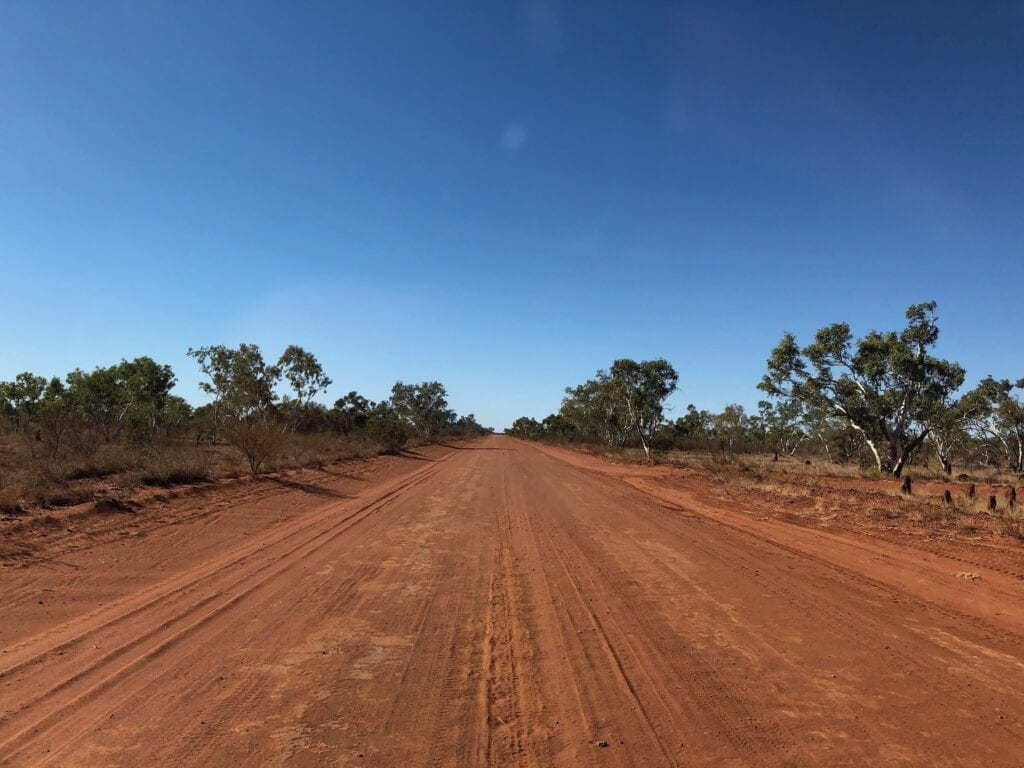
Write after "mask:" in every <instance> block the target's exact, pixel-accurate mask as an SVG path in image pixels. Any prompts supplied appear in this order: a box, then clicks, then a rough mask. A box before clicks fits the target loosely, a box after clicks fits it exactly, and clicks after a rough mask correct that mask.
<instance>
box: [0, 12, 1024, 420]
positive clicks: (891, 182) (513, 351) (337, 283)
mask: <svg viewBox="0 0 1024 768" xmlns="http://www.w3.org/2000/svg"><path fill="white" fill-rule="evenodd" d="M0 99H2V101H0V306H2V307H3V312H2V324H0V378H10V377H11V376H13V375H14V374H16V373H17V372H19V371H21V370H25V369H30V370H33V371H36V372H38V373H43V374H47V375H51V374H63V373H65V372H66V371H68V370H70V369H72V368H74V367H76V366H80V367H83V368H91V367H93V366H95V365H97V364H110V363H113V362H116V361H117V360H119V359H120V358H121V357H128V358H131V357H134V356H137V355H142V354H148V355H151V356H153V357H155V358H156V359H158V360H160V361H162V362H168V363H171V364H172V365H173V366H174V368H175V371H176V372H177V373H178V376H179V379H180V384H179V390H178V391H179V392H180V393H181V394H183V395H184V396H186V397H188V398H189V399H191V400H193V401H198V400H199V399H200V397H199V394H198V390H197V389H196V382H197V379H198V372H197V371H196V370H195V367H194V365H192V363H191V361H190V360H188V359H187V358H186V357H185V351H186V349H187V348H188V347H189V346H199V345H203V344H210V343H226V344H237V343H239V342H242V341H250V342H255V343H258V344H260V345H261V346H262V347H263V348H264V351H265V353H267V354H268V355H273V356H275V357H276V355H277V354H278V353H279V352H280V350H281V349H283V347H284V346H285V345H286V344H288V343H298V344H301V345H303V346H305V347H306V348H308V349H310V350H312V351H313V352H315V353H316V354H317V355H318V356H319V357H320V358H321V360H322V361H323V363H324V364H325V366H326V368H327V369H328V372H329V373H330V375H332V376H333V378H334V379H335V382H336V384H335V385H334V386H333V387H332V389H331V391H330V392H329V393H328V398H327V399H328V400H329V401H333V399H334V398H335V397H337V396H339V395H340V394H343V393H344V392H345V391H348V390H349V389H358V390H359V391H361V392H363V393H364V394H366V395H367V396H369V397H371V398H374V399H378V398H381V397H382V396H384V395H385V394H386V393H387V391H388V390H389V388H390V385H391V384H392V383H393V382H394V381H395V380H396V379H403V380H406V381H419V380H424V379H439V380H441V381H443V382H445V383H446V384H447V386H448V389H449V393H450V395H451V402H452V405H453V406H454V407H456V408H457V409H458V410H459V411H461V412H469V411H473V412H475V413H476V414H477V416H478V417H479V418H480V419H481V421H483V422H484V423H488V424H491V425H494V426H497V427H502V426H505V425H507V424H508V423H509V422H510V421H511V420H512V419H513V418H514V417H516V416H518V415H523V414H528V415H533V416H537V417H542V416H544V415H545V414H547V413H549V412H551V411H553V410H555V409H556V408H557V407H558V404H559V400H560V397H561V394H562V389H563V387H565V386H566V385H568V384H574V383H577V382H579V381H582V380H583V379H584V378H586V377H587V376H589V375H591V374H592V373H593V372H594V371H595V370H596V369H597V368H599V367H603V366H606V365H608V364H609V363H610V362H611V361H612V360H613V359H614V358H616V357H621V356H630V357H635V358H646V357H655V356H665V357H667V358H668V359H669V360H670V361H672V362H673V363H674V364H675V365H676V367H677V368H678V369H679V371H680V373H681V392H680V393H679V394H678V395H677V396H676V397H675V398H674V400H673V402H674V408H675V412H676V413H679V412H681V411H682V410H683V409H684V407H685V404H686V403H688V402H694V403H696V404H697V405H698V406H700V407H705V408H709V409H718V408H720V407H722V406H723V405H725V404H726V403H728V402H740V403H743V404H745V405H747V406H752V405H754V404H755V403H756V401H757V399H758V393H757V392H756V390H755V389H754V385H755V384H756V382H757V381H758V379H759V377H760V376H761V374H762V372H763V369H764V360H765V358H766V357H767V355H768V352H769V350H770V349H771V347H772V346H773V345H774V344H775V342H776V341H777V340H778V338H779V336H780V335H781V333H782V332H783V331H784V330H792V331H794V332H795V333H797V334H798V336H799V337H801V338H803V339H806V338H808V337H809V335H810V334H811V333H813V331H814V330H815V329H816V328H818V327H820V326H821V325H824V324H826V323H828V322H832V321H835V320H848V321H849V322H851V323H852V324H853V326H854V329H855V331H857V332H864V331H867V330H869V329H871V328H872V327H879V328H890V327H894V326H897V325H898V324H899V323H900V322H901V320H902V312H903V311H904V309H905V308H906V306H907V305H908V304H911V303H914V302H917V301H923V300H928V299H936V300H938V301H939V315H940V318H941V324H942V327H943V338H942V340H941V342H940V352H941V353H943V354H945V355H947V356H949V357H952V358H955V359H957V360H959V361H960V362H962V363H963V364H964V365H965V366H966V367H967V369H968V373H969V376H970V380H971V381H974V380H976V379H977V378H979V377H981V376H982V375H984V374H987V373H993V374H995V375H999V376H1013V377H1020V376H1024V354H1022V353H1024V337H1022V334H1021V330H1022V328H1024V322H1022V320H1024V303H1022V289H1024V248H1022V244H1024V4H1022V3H1020V2H1015V3H968V2H962V3H934V2H922V3H912V2H906V3H903V2H901V3H878V4H875V5H872V4H870V3H843V4H840V3H814V2H807V3H803V4H797V3H793V4H786V3H781V4H779V3H770V4H769V3H759V2H754V3H749V4H748V3H740V4H728V3H716V2H709V3H703V4H685V3H672V4H669V3H664V4H661V3H639V2H628V3H627V2H622V3H618V2H615V3H613V2H597V3H594V2H580V3H569V2H564V3H563V2H540V1H538V2H524V3H515V2H510V3H480V2H465V3H449V2H429V3H427V2H418V1H417V2H413V1H412V0H410V1H409V2H404V3H391V2H372V3H357V2H345V3H342V2H336V3H322V4H319V3H312V2H310V3H291V2H288V3H286V2H279V3H263V2H253V1H252V0H247V1H246V2H237V3H229V2H218V3H206V2H203V3H200V2H179V1H175V2H170V1H169V2H144V1H142V0H126V1H125V2H119V3H104V2H90V3H67V2H45V1H42V0H33V1H32V2H27V1H26V2H5V3H3V4H2V6H0Z"/></svg>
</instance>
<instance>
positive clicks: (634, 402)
mask: <svg viewBox="0 0 1024 768" xmlns="http://www.w3.org/2000/svg"><path fill="white" fill-rule="evenodd" d="M678 383H679V374H678V373H676V369H675V368H673V367H672V364H671V363H669V362H668V361H667V360H665V359H664V358H658V359H656V360H642V361H640V362H636V361H635V360H630V359H628V358H622V359H620V360H616V361H615V362H614V363H612V367H611V380H610V386H611V388H612V393H613V396H615V397H617V398H619V400H620V402H621V408H622V412H623V413H624V414H625V417H626V428H627V430H628V431H631V432H634V433H635V434H636V435H637V437H638V438H639V440H640V445H641V447H642V448H643V449H644V455H645V456H646V457H647V458H648V459H650V458H651V439H652V438H653V437H654V433H655V432H656V431H657V429H658V427H660V426H661V423H662V422H663V421H664V417H665V401H666V400H667V399H668V397H669V395H671V394H672V393H673V392H675V391H676V386H677V385H678Z"/></svg>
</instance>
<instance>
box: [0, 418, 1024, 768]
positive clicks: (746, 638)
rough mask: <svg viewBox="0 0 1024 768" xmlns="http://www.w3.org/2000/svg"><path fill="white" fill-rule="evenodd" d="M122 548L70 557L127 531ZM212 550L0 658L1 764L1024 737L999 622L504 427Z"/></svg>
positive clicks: (852, 752)
mask: <svg viewBox="0 0 1024 768" xmlns="http://www.w3.org/2000/svg"><path fill="white" fill-rule="evenodd" d="M118 546H119V547H121V549H119V550H115V549H113V547H114V545H113V544H106V543H104V544H98V545H97V546H96V547H95V548H94V549H92V550H90V549H83V550H79V551H77V552H75V553H71V554H69V555H68V557H69V558H77V560H76V561H75V565H77V566H78V567H93V568H95V567H100V566H101V565H102V563H103V562H105V560H104V558H107V557H110V556H111V553H112V552H123V551H125V548H128V547H131V548H137V550H138V552H137V556H138V557H140V558H144V557H145V552H146V547H147V541H146V540H145V539H144V538H143V539H140V540H138V541H134V542H131V543H130V544H125V543H120V544H118ZM204 553H205V555H204V557H203V559H202V560H200V561H198V562H195V563H192V564H191V566H190V567H188V568H183V569H181V570H179V571H177V572H175V573H170V574H168V575H167V576H166V578H162V579H160V580H159V581H157V582H156V583H153V584H150V585H149V586H146V587H145V588H140V589H136V590H132V589H131V585H130V584H128V585H125V584H123V583H122V584H120V585H119V587H120V588H121V590H122V594H120V595H119V596H117V598H116V599H114V600H112V601H110V602H109V603H108V604H107V605H106V606H104V607H103V608H100V609H96V610H94V611H91V612H90V611H83V612H81V614H80V616H79V617H78V618H76V619H73V620H69V621H68V622H67V623H65V624H63V625H60V626H53V627H50V628H48V629H47V630H46V631H44V632H41V633H37V634H35V635H33V636H31V637H26V638H24V639H22V640H21V641H19V642H18V643H17V644H14V645H12V646H11V647H9V648H6V649H5V650H6V651H7V653H4V654H2V655H0V666H2V668H3V670H4V674H3V676H2V677H0V765H125V766H127V765H176V766H177V765H211V764H216V765H227V764H230V765H373V766H396V765H401V766H408V767H409V768H416V767H418V766H523V767H525V768H532V767H534V766H538V767H539V766H566V765H570V766H571V765H580V766H640V765H657V766H691V765H716V766H718V765H725V766H741V765H743V766H745V765H760V766H789V765H821V764H829V765H843V764H846V765H880V766H881V765H898V764H905V765H920V764H955V765H989V766H991V765H1007V766H1009V765H1016V764H1017V755H1018V754H1019V750H1020V748H1021V747H1022V746H1024V744H1022V741H1024V729H1022V726H1021V717H1022V715H1024V685H1022V683H1024V653H1022V651H1021V645H1020V637H1019V636H1017V635H1015V634H1014V633H1011V632H1007V631H1006V630H1005V629H1000V628H998V627H993V626H990V625H989V624H987V623H986V622H985V621H983V620H982V619H980V618H979V617H977V616H970V615H966V614H964V613H961V612H957V611H954V610H950V609H949V608H948V607H944V606H937V605H933V604H930V603H929V602H928V601H927V600H922V599H920V598H916V597H910V596H907V595H905V594H902V593H901V592H900V591H899V590H897V589H895V588H893V587H892V586H887V585H886V584H884V583H882V582H879V581H877V580H873V579H872V578H871V574H870V573H860V572H857V571H856V570H852V569H851V568H850V567H847V566H843V567H840V566H838V565H837V564H835V563H832V562H830V561H829V560H828V556H827V553H817V554H808V553H806V552H804V551H801V550H800V549H798V548H796V547H790V546H787V545H786V543H785V542H784V541H772V540H768V539H766V538H763V537H761V536H759V535H757V534H756V532H754V531H752V530H746V529H743V528H741V527H735V526H732V527H731V526H729V525H726V524H723V522H722V521H721V520H716V519H712V518H710V517H708V516H706V515H704V514H701V513H699V512H698V511H697V510H695V509H689V508H687V507H686V506H685V505H682V506H679V505H672V504H666V503H665V501H664V500H662V499H658V498H655V497H652V496H651V495H649V494H647V493H644V492H641V491H640V490H638V489H637V488H634V487H631V486H630V485H628V484H626V483H623V482H622V481H621V480H619V479H617V478H615V477H612V476H610V475H608V474H604V473H602V472H601V471H600V470H594V469H592V468H591V469H583V468H580V467H577V466H573V465H572V463H567V461H566V460H563V458H561V456H560V454H559V453H558V452H557V451H554V452H553V451H551V450H548V449H545V450H544V451H542V450H539V449H538V448H536V447H535V446H533V445H530V444H527V443H523V442H521V441H517V440H512V439H509V438H501V437H494V438H489V439H486V440H483V441H478V442H475V443H473V444H471V445H469V446H467V447H465V448H463V449H460V450H452V451H450V452H449V453H448V454H447V455H446V456H444V458H442V459H440V460H438V461H435V462H430V463H428V464H427V465H426V466H424V467H423V468H420V469H417V470H414V471H411V472H409V473H407V474H405V475H403V476H401V477H397V478H394V479H392V480H388V481H387V482H384V483H382V484H379V485H377V486H374V487H371V488H369V489H366V491H365V492H363V494H362V495H360V496H359V497H357V498H354V499H347V500H342V501H337V502H330V503H328V504H325V505H322V506H319V507H316V508H314V509H313V510H312V511H309V512H306V513H302V514H299V515H296V516H295V517H294V518H292V519H289V520H286V521H285V522H282V523H280V524H279V525H277V526H274V527H272V528H270V529H268V530H266V531H265V532H264V533H261V534H260V535H259V536H258V537H256V539H255V540H251V539H250V540H245V539H239V540H235V541H234V542H233V543H231V544H229V545H225V546H223V547H222V548H221V549H220V550H218V551H217V552H216V553H214V554H213V555H212V556H206V555H209V553H206V551H205V550H204ZM23 570H25V569H9V570H5V571H3V572H2V573H3V575H4V576H5V577H7V576H8V575H10V576H12V578H16V577H18V576H19V574H20V572H21V571H23ZM44 577H45V578H48V579H50V580H51V582H52V584H53V585H54V588H57V587H59V585H60V584H61V579H62V578H67V576H66V575H65V574H62V573H61V572H60V571H59V569H54V570H53V572H52V574H44ZM37 578H43V577H41V576H38V575H37ZM18 588H19V585H17V584H12V589H18ZM111 589H112V590H113V589H114V585H113V584H112V585H111ZM2 599H3V598H2V596H0V600H2ZM19 610H24V609H19ZM599 745H607V746H599Z"/></svg>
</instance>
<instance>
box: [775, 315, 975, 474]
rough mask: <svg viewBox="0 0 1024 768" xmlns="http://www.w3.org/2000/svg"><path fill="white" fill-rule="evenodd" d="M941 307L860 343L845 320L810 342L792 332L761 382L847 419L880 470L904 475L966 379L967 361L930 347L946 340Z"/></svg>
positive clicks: (779, 394) (782, 394)
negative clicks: (802, 343)
mask: <svg viewBox="0 0 1024 768" xmlns="http://www.w3.org/2000/svg"><path fill="white" fill-rule="evenodd" d="M935 307H936V304H935V302H926V303H924V304H915V305H914V306H911V307H910V308H909V309H907V312H906V318H907V325H906V327H905V328H904V329H903V330H902V331H900V332H894V331H890V332H885V333H882V332H878V331H872V332H870V333H868V334H867V335H866V336H864V337H863V338H861V339H858V340H857V341H854V339H853V336H852V334H851V332H850V326H849V325H848V324H846V323H834V324H833V325H829V326H827V327H825V328H822V329H821V330H819V331H818V332H817V334H816V335H815V339H814V343H813V344H810V345H808V346H806V347H803V348H801V347H800V346H799V345H798V344H797V341H796V338H795V337H794V335H793V334H791V333H786V334H785V335H783V337H782V340H781V341H780V342H779V344H778V345H777V346H776V347H775V349H774V350H773V351H772V354H771V357H770V358H769V359H768V372H767V374H766V375H765V376H764V378H763V379H762V380H761V383H760V384H759V385H758V386H759V388H760V389H762V390H763V391H764V392H766V393H768V394H769V395H770V396H772V397H775V398H779V399H781V400H783V401H797V402H800V403H802V404H804V405H805V406H807V407H810V408H820V409H822V410H825V411H828V412H830V413H832V414H834V415H836V416H838V417H840V418H841V419H842V420H843V421H844V422H845V423H846V424H848V425H849V426H850V427H851V428H852V429H854V430H856V431H857V432H859V433H860V434H861V435H862V436H863V437H864V442H865V445H867V447H868V449H869V450H870V451H871V454H872V456H873V458H874V462H875V465H876V467H877V468H878V471H879V472H888V473H891V474H892V475H893V476H895V477H899V476H900V475H901V474H902V472H903V469H904V467H905V466H906V465H907V462H908V461H909V460H910V459H911V457H912V456H913V455H914V452H915V451H916V450H917V449H918V448H919V447H920V446H921V444H922V443H923V442H924V441H925V439H926V438H927V437H928V435H929V433H930V432H931V429H932V427H931V425H932V424H933V423H934V422H935V421H936V419H937V418H939V416H940V414H941V413H942V412H943V410H944V409H946V408H948V407H949V402H950V398H951V397H952V395H953V393H954V392H956V390H957V389H959V388H960V386H961V385H962V384H963V380H964V369H963V368H962V367H960V366H959V365H958V364H956V363H954V362H950V361H948V360H943V359H941V358H938V357H935V356H933V355H932V354H931V353H930V350H931V349H932V348H933V347H934V346H935V343H936V342H937V341H938V338H939V328H938V324H937V318H936V316H935Z"/></svg>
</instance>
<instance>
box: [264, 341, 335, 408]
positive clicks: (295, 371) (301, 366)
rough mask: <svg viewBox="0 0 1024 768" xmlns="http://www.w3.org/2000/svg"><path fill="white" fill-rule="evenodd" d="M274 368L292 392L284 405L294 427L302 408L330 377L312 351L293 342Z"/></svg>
mask: <svg viewBox="0 0 1024 768" xmlns="http://www.w3.org/2000/svg"><path fill="white" fill-rule="evenodd" d="M276 368H277V370H279V371H280V372H281V375H282V376H283V377H284V380H285V381H287V382H288V384H289V385H290V386H291V389H292V392H293V395H292V396H291V397H289V398H287V399H286V401H285V403H284V406H285V410H286V411H288V414H289V418H290V419H291V423H292V426H293V427H294V426H296V425H297V423H298V421H299V420H300V418H302V415H303V411H304V409H308V406H309V404H310V401H311V400H312V399H313V398H314V397H316V396H317V395H318V394H320V393H321V392H324V391H325V390H326V389H327V387H329V386H330V385H331V379H330V377H329V376H327V375H326V374H325V373H324V369H323V367H322V366H321V365H320V362H319V361H318V360H317V359H316V357H315V356H314V355H313V354H312V353H310V352H307V351H306V350H304V349H303V348H302V347H299V346H296V345H295V344H291V345H289V346H288V348H287V349H285V351H284V353H283V354H282V355H281V357H280V359H279V360H278V361H277V366H276ZM305 417H306V418H307V419H308V418H309V414H308V413H307V414H305Z"/></svg>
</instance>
